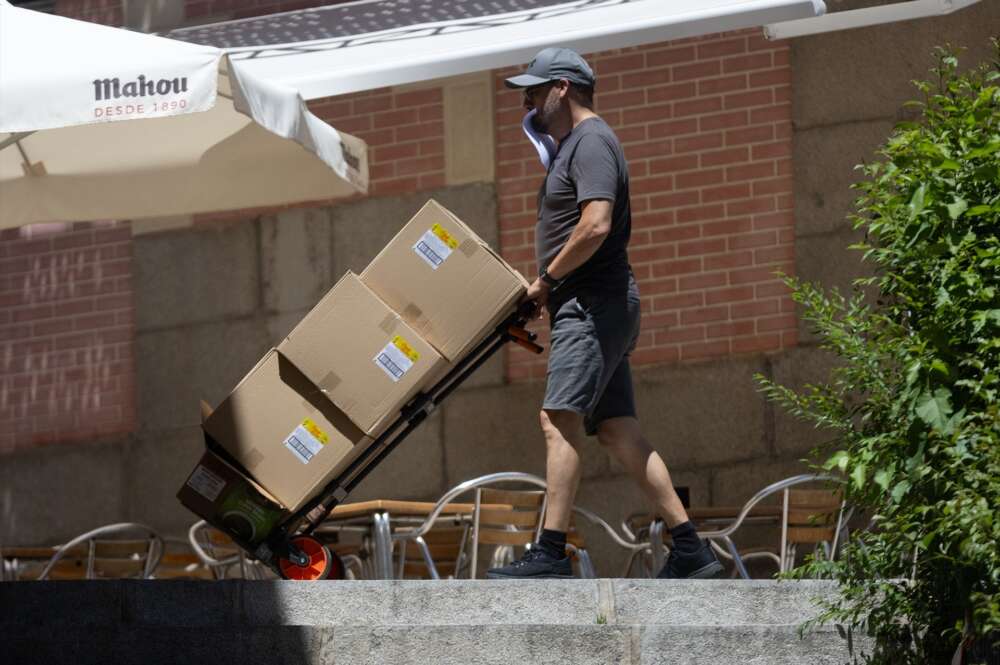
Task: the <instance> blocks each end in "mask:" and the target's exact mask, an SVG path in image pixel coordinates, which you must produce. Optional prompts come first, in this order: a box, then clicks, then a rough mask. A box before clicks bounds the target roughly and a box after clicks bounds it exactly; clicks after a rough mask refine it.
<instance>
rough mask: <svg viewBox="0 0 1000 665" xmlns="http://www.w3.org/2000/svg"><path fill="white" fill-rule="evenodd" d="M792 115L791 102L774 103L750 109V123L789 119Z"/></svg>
mask: <svg viewBox="0 0 1000 665" xmlns="http://www.w3.org/2000/svg"><path fill="white" fill-rule="evenodd" d="M791 117H792V105H791V104H774V105H772V106H767V107H765V108H759V109H750V124H751V125H760V124H764V123H768V122H779V121H787V120H790V119H791Z"/></svg>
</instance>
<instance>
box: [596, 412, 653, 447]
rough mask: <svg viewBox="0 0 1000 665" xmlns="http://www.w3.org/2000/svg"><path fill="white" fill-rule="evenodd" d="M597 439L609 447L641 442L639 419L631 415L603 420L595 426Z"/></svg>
mask: <svg viewBox="0 0 1000 665" xmlns="http://www.w3.org/2000/svg"><path fill="white" fill-rule="evenodd" d="M597 441H598V442H599V443H600V444H601V445H602V446H606V447H609V448H616V447H618V446H622V445H636V444H641V443H642V441H643V438H642V431H641V430H640V429H639V421H638V420H636V419H635V418H631V417H623V418H608V419H607V420H603V421H601V423H600V424H599V425H598V426H597Z"/></svg>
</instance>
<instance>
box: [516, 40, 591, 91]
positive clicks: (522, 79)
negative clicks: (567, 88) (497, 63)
mask: <svg viewBox="0 0 1000 665" xmlns="http://www.w3.org/2000/svg"><path fill="white" fill-rule="evenodd" d="M559 79H566V80H567V81H569V82H570V83H576V84H577V85H583V86H588V87H593V86H594V84H595V83H597V79H596V78H595V77H594V70H592V69H591V68H590V65H588V64H587V61H586V60H584V59H583V58H582V57H580V54H579V53H577V52H576V51H571V50H570V49H568V48H558V47H555V46H550V47H549V48H546V49H542V50H541V51H539V52H538V55H536V56H535V59H534V60H532V61H531V62H529V63H528V69H527V70H526V71H525V72H524V73H523V74H519V75H517V76H511V77H510V78H509V79H507V80H505V81H504V83H505V84H506V85H507V87H508V88H530V87H531V86H535V85H541V84H543V83H548V82H549V81H558V80H559Z"/></svg>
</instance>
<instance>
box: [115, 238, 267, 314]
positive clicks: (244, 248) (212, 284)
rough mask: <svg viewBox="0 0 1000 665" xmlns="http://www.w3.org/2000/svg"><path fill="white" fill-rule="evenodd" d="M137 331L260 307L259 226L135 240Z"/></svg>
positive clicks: (247, 312)
mask: <svg viewBox="0 0 1000 665" xmlns="http://www.w3.org/2000/svg"><path fill="white" fill-rule="evenodd" d="M132 247H133V256H134V263H133V278H134V280H135V281H134V289H135V307H136V312H135V314H136V330H137V331H139V332H140V333H141V332H143V331H147V330H156V329H161V328H164V327H169V326H178V325H185V324H191V323H200V322H205V321H213V320H219V319H222V318H226V317H234V316H244V315H248V314H251V313H253V312H254V311H255V310H256V309H257V307H258V305H259V302H258V301H259V286H258V281H259V279H260V277H259V273H258V249H257V225H256V224H254V223H251V222H240V223H237V224H231V225H227V226H224V227H213V228H210V229H192V230H184V231H176V232H171V233H154V234H149V235H141V236H136V237H135V238H134V239H133V245H132Z"/></svg>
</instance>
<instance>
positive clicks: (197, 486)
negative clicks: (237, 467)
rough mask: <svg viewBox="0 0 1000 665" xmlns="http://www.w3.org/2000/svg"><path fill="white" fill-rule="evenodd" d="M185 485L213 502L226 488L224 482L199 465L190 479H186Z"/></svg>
mask: <svg viewBox="0 0 1000 665" xmlns="http://www.w3.org/2000/svg"><path fill="white" fill-rule="evenodd" d="M187 484H188V485H189V486H190V487H191V489H193V490H194V491H195V492H197V493H198V494H200V495H202V496H203V497H205V498H206V499H208V500H209V501H212V502H214V501H215V500H216V499H218V498H219V494H220V493H221V492H222V490H223V488H224V487H225V486H226V481H224V480H223V479H222V478H219V477H218V476H217V475H215V474H214V473H212V472H211V471H209V470H208V469H207V468H205V467H204V466H202V465H201V464H199V465H198V468H196V469H195V470H194V473H192V474H191V477H190V478H188V481H187Z"/></svg>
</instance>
